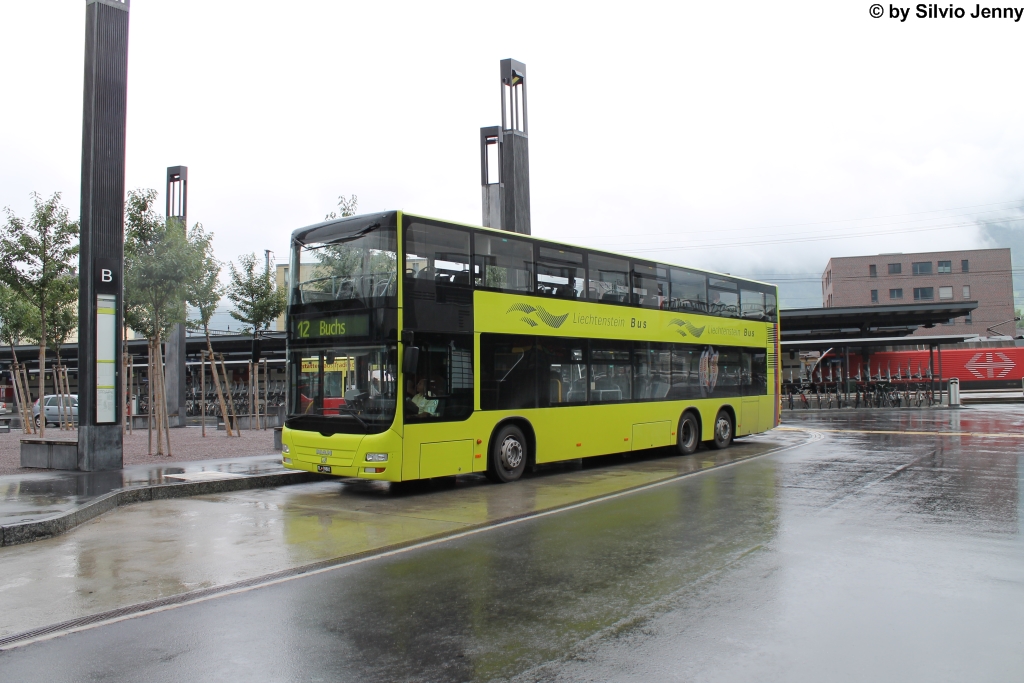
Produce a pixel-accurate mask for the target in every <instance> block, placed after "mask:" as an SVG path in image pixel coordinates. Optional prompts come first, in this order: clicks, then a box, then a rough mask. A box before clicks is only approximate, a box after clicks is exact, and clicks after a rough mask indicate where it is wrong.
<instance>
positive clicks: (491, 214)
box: [480, 59, 530, 235]
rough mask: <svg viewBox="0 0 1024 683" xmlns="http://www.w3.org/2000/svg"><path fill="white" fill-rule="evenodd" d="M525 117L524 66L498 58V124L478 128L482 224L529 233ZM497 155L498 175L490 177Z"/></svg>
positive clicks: (527, 152)
mask: <svg viewBox="0 0 1024 683" xmlns="http://www.w3.org/2000/svg"><path fill="white" fill-rule="evenodd" d="M528 130H529V128H528V125H527V116H526V65H525V64H523V63H522V62H517V61H515V60H514V59H503V60H501V126H500V127H498V126H488V127H486V128H481V129H480V184H481V186H482V188H481V189H482V199H483V224H484V225H485V226H487V227H490V228H501V229H502V230H508V231H510V232H519V233H523V234H525V235H529V234H530V153H529V148H528V144H527V141H528ZM494 154H497V164H496V167H497V171H498V174H497V175H498V178H492V177H491V172H490V171H491V163H490V162H491V160H492V159H493V158H494V157H493V155H494Z"/></svg>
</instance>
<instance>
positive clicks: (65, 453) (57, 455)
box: [21, 436, 78, 470]
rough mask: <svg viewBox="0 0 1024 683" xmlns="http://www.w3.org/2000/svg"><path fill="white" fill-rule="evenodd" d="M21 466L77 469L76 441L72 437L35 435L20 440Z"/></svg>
mask: <svg viewBox="0 0 1024 683" xmlns="http://www.w3.org/2000/svg"><path fill="white" fill-rule="evenodd" d="M21 466H22V467H37V468H41V469H47V470H77V469H78V441H74V440H72V439H41V438H39V437H35V436H27V437H23V438H22V440H21Z"/></svg>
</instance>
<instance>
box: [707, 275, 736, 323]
mask: <svg viewBox="0 0 1024 683" xmlns="http://www.w3.org/2000/svg"><path fill="white" fill-rule="evenodd" d="M708 299H709V300H708V312H709V313H710V314H711V315H717V316H719V317H722V318H738V317H740V293H739V287H737V286H736V283H735V282H733V281H732V280H721V279H718V278H713V277H709V278H708Z"/></svg>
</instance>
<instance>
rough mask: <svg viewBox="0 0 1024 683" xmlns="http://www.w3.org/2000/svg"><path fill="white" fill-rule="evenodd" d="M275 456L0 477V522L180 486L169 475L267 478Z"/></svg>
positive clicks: (39, 516)
mask: <svg viewBox="0 0 1024 683" xmlns="http://www.w3.org/2000/svg"><path fill="white" fill-rule="evenodd" d="M283 470H284V468H283V467H282V466H281V459H280V457H278V456H276V455H275V456H260V457H249V458H231V459H225V460H206V461H201V462H181V463H168V464H166V465H134V466H130V467H126V468H124V469H123V470H114V471H111V472H69V471H59V470H39V471H38V472H32V473H30V474H15V475H7V476H4V477H0V524H12V523H15V522H23V521H25V522H27V521H30V520H33V519H43V518H45V517H51V516H53V515H56V514H59V513H61V512H64V511H66V510H70V509H72V508H75V507H78V506H79V505H82V504H84V503H87V502H89V501H90V500H93V499H94V498H98V497H99V496H102V495H105V494H107V493H110V492H111V491H116V490H117V489H122V488H128V487H131V486H152V485H156V484H170V483H179V482H180V480H179V479H168V478H167V477H168V476H170V475H176V474H184V473H186V472H202V471H214V472H228V473H232V474H248V475H253V474H269V473H271V472H280V471H283Z"/></svg>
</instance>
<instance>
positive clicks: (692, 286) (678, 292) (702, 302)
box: [669, 268, 708, 313]
mask: <svg viewBox="0 0 1024 683" xmlns="http://www.w3.org/2000/svg"><path fill="white" fill-rule="evenodd" d="M671 277H672V294H671V303H670V304H669V308H671V309H672V310H673V311H692V312H694V313H707V312H708V289H707V278H706V277H704V276H703V275H701V274H700V273H694V272H691V271H689V270H679V269H678V268H673V269H672V271H671Z"/></svg>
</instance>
